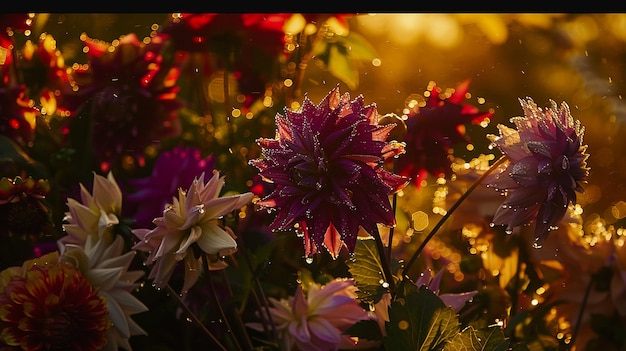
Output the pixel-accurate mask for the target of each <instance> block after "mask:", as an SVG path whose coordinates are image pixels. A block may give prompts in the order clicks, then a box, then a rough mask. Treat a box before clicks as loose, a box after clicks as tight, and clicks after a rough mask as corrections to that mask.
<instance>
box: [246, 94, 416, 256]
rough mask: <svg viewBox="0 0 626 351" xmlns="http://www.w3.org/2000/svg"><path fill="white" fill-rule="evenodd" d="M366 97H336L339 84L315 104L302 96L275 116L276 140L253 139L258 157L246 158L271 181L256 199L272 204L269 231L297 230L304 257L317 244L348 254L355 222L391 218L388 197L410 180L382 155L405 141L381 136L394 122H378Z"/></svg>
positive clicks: (369, 225)
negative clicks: (297, 105) (293, 107)
mask: <svg viewBox="0 0 626 351" xmlns="http://www.w3.org/2000/svg"><path fill="white" fill-rule="evenodd" d="M363 100H364V98H363V96H362V95H359V96H358V97H357V98H356V99H354V100H350V95H349V94H348V93H344V94H343V95H341V94H340V93H339V86H337V87H336V88H335V89H333V90H331V91H330V92H329V93H328V95H326V97H324V99H323V100H322V101H321V102H320V103H319V104H318V105H317V106H315V105H313V103H312V102H311V101H310V100H309V99H308V97H306V96H305V98H304V102H303V105H302V108H301V109H300V110H299V111H291V110H288V109H285V114H284V115H281V114H277V115H276V125H277V133H276V138H275V139H268V138H260V139H258V140H257V143H258V145H259V146H260V147H261V148H262V150H261V151H262V158H259V159H254V160H251V161H250V164H251V165H253V166H255V167H256V168H258V169H259V170H260V173H259V174H260V175H261V177H262V178H263V179H264V180H265V181H268V182H273V183H274V184H275V188H274V190H273V191H272V192H271V193H270V194H269V195H267V196H266V197H264V198H263V199H262V200H260V201H258V202H257V204H258V205H260V206H261V207H264V208H267V209H273V210H276V217H275V218H274V220H273V221H272V223H271V225H270V228H271V229H272V230H290V229H293V228H294V227H297V228H299V231H301V232H302V234H303V235H304V244H305V253H306V255H307V256H310V255H311V254H313V253H316V252H318V251H319V250H320V249H321V247H325V248H326V249H327V250H328V252H329V253H330V254H331V255H332V256H333V257H337V256H338V255H339V252H340V251H341V248H342V247H343V246H344V245H345V246H347V248H348V250H349V251H350V252H353V251H354V246H355V242H356V237H357V233H358V231H359V226H362V227H363V229H365V230H366V231H367V232H368V233H375V232H377V230H378V229H377V223H380V224H383V225H387V226H394V225H395V223H396V220H395V216H394V213H393V211H392V207H391V204H390V202H389V195H390V194H392V193H394V192H396V191H398V190H400V189H401V188H403V187H404V186H405V185H406V184H407V182H408V179H407V178H405V177H402V176H398V175H396V174H393V173H391V172H389V171H387V170H385V169H384V161H385V160H386V159H388V158H390V157H394V156H395V155H398V154H400V153H402V152H403V150H404V149H403V145H402V144H400V143H397V142H386V139H387V137H388V135H389V133H390V131H391V130H392V129H393V128H394V126H395V125H393V124H389V125H384V126H383V125H379V124H378V111H377V110H376V105H375V104H371V105H367V106H365V105H364V103H363Z"/></svg>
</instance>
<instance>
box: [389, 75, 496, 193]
mask: <svg viewBox="0 0 626 351" xmlns="http://www.w3.org/2000/svg"><path fill="white" fill-rule="evenodd" d="M469 84H470V80H465V81H464V82H462V83H461V84H459V85H458V86H457V87H456V88H455V89H454V93H452V95H450V96H449V97H447V98H446V97H443V96H441V94H440V93H441V91H440V89H438V88H437V87H436V86H435V85H433V86H432V89H430V97H429V99H428V101H427V103H426V106H424V107H418V108H415V109H414V110H412V111H411V112H410V113H409V114H408V115H407V120H406V127H407V133H406V138H405V142H406V153H405V154H404V155H401V156H400V157H399V158H398V160H397V169H398V174H400V175H402V176H406V177H411V178H412V179H413V183H414V184H415V186H416V187H420V183H421V181H422V180H424V179H425V178H426V176H427V174H431V175H434V176H436V177H441V176H444V177H450V176H451V175H452V170H451V168H450V165H451V164H452V160H453V158H452V157H451V152H452V151H453V149H452V148H453V146H454V145H456V144H459V143H463V142H465V143H469V142H471V140H470V138H469V136H468V135H467V134H466V133H465V125H466V124H468V123H474V124H479V123H481V122H483V121H485V120H486V119H488V118H490V117H491V116H493V113H492V112H490V111H488V112H480V111H479V110H478V108H477V107H475V106H472V105H469V104H463V101H464V100H465V94H466V93H467V90H468V87H469Z"/></svg>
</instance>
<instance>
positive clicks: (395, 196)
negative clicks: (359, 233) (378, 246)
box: [387, 157, 398, 266]
mask: <svg viewBox="0 0 626 351" xmlns="http://www.w3.org/2000/svg"><path fill="white" fill-rule="evenodd" d="M397 165H398V160H397V159H396V158H395V157H394V158H393V172H394V173H396V169H397V168H398V166H397ZM397 203H398V193H397V192H396V193H394V194H393V200H392V202H391V210H392V211H393V215H394V216H395V215H396V208H397V206H398V205H397ZM393 232H394V227H391V228H389V238H388V239H387V258H388V259H389V266H391V251H392V246H393V245H392V244H393Z"/></svg>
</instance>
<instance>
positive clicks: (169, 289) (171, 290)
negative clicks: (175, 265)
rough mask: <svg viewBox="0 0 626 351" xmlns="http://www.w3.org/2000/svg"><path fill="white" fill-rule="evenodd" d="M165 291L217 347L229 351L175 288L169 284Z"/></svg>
mask: <svg viewBox="0 0 626 351" xmlns="http://www.w3.org/2000/svg"><path fill="white" fill-rule="evenodd" d="M165 289H166V290H167V292H168V294H169V295H170V296H173V297H174V298H175V299H176V302H178V304H179V305H180V307H182V308H183V309H184V310H185V312H187V316H189V318H191V320H192V321H193V322H194V323H195V324H196V325H197V326H198V327H200V329H202V331H203V332H204V333H205V334H206V335H208V336H209V338H211V340H213V342H214V343H215V344H216V345H217V347H219V348H220V350H222V351H228V349H227V348H226V347H225V346H224V345H222V343H221V342H220V341H219V340H218V339H217V338H216V337H215V335H213V333H211V331H210V330H208V329H207V327H206V326H205V325H204V324H203V323H202V321H201V320H200V319H199V318H198V316H196V314H195V313H193V311H191V309H190V308H189V307H188V306H187V305H186V304H185V302H184V301H183V300H182V299H181V298H180V296H179V295H178V294H177V293H176V291H175V290H174V288H172V287H171V286H170V285H169V284H167V285H165Z"/></svg>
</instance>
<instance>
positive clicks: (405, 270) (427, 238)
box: [402, 156, 507, 277]
mask: <svg viewBox="0 0 626 351" xmlns="http://www.w3.org/2000/svg"><path fill="white" fill-rule="evenodd" d="M506 160H507V157H506V156H502V157H500V158H499V159H498V160H497V161H496V162H494V164H493V165H491V167H489V169H487V170H486V171H485V173H483V174H482V175H481V176H480V177H479V178H478V179H477V180H476V181H475V182H474V184H472V186H470V187H469V189H467V191H466V192H465V193H463V195H461V197H460V198H459V199H458V200H456V202H455V203H454V205H452V207H450V209H449V210H448V212H447V213H446V214H445V215H444V216H443V217H442V218H441V219H440V220H439V222H438V223H437V224H436V225H435V227H434V228H433V229H432V230H431V231H430V233H429V234H428V236H427V237H426V238H425V239H424V241H422V243H421V244H420V246H419V247H418V248H417V250H416V251H415V253H413V256H411V259H410V260H409V262H408V263H407V264H406V266H404V269H403V270H402V276H403V277H405V276H406V275H407V274H408V272H409V269H411V266H413V263H415V260H416V259H417V257H419V255H420V253H422V251H423V250H424V247H426V244H428V242H429V241H430V240H431V239H432V238H433V237H434V236H435V234H437V231H438V230H439V228H441V226H443V224H444V223H445V222H446V221H447V220H448V218H450V216H451V215H452V213H453V212H454V211H455V210H456V209H457V207H459V206H460V205H461V203H463V201H464V200H465V199H466V198H467V197H468V196H469V195H470V194H471V193H472V191H474V189H476V188H477V187H478V186H479V185H480V183H482V181H483V180H484V179H485V178H486V177H487V176H488V175H489V174H491V172H493V171H494V170H495V169H496V168H498V167H499V166H500V165H501V164H502V163H504V162H505V161H506Z"/></svg>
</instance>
